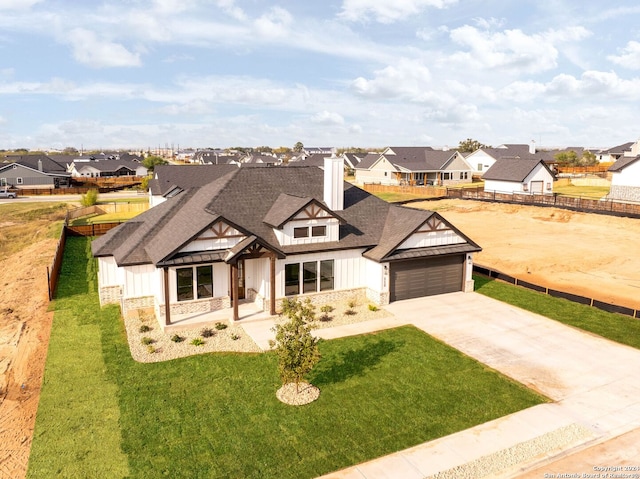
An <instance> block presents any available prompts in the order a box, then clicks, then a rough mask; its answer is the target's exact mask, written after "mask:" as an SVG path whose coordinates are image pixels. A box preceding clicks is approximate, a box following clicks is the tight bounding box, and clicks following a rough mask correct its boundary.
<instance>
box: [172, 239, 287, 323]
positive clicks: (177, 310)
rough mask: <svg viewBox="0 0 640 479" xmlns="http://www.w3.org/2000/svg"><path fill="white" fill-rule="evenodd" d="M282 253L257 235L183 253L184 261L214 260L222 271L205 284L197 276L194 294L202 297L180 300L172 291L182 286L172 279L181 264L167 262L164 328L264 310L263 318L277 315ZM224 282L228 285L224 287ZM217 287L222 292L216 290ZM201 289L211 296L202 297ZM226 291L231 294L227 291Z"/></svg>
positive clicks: (246, 316) (249, 315) (252, 314)
mask: <svg viewBox="0 0 640 479" xmlns="http://www.w3.org/2000/svg"><path fill="white" fill-rule="evenodd" d="M279 257H284V255H283V254H282V253H280V252H278V251H274V250H273V249H269V248H267V247H265V245H264V244H263V243H262V242H261V241H260V240H258V239H257V238H256V237H255V236H250V237H247V238H245V239H243V240H242V241H240V242H239V243H238V244H236V245H235V246H233V247H232V248H231V249H229V250H226V251H218V252H216V253H210V254H206V255H205V254H202V253H198V254H190V255H189V257H185V256H182V257H180V258H179V261H180V263H179V264H180V265H184V264H185V263H187V264H189V263H190V264H192V265H193V267H198V263H199V261H198V260H200V261H203V260H204V261H206V262H208V261H214V264H217V265H219V266H218V267H217V268H218V270H217V271H218V273H216V274H214V275H213V276H214V277H213V278H212V279H208V280H207V281H206V282H205V284H200V282H199V281H200V278H199V277H197V275H195V276H194V278H197V279H195V283H194V286H193V287H192V288H191V290H190V291H191V292H190V294H191V295H193V294H194V293H193V291H195V292H197V293H196V294H198V297H197V298H195V296H194V297H193V298H188V299H193V300H188V301H180V300H179V299H175V298H176V296H175V295H172V289H177V288H178V286H175V285H174V283H176V281H174V280H173V279H172V275H175V272H176V271H178V268H176V269H174V268H172V267H171V266H175V265H173V264H169V263H167V264H164V265H163V276H164V281H163V282H164V297H165V298H167V301H165V304H163V305H161V311H160V316H162V317H163V321H161V324H162V326H163V328H165V329H167V328H170V327H173V326H176V325H178V326H179V327H184V326H189V325H201V324H205V323H211V322H213V323H215V322H216V321H222V320H228V321H231V322H234V321H239V320H248V319H251V318H254V317H255V316H256V315H259V314H261V313H262V314H263V316H262V317H263V318H268V317H274V316H276V300H275V293H276V286H275V285H276V260H277V259H278V258H279ZM225 264H226V265H227V267H226V268H224V265H225ZM225 271H226V273H224V272H225ZM216 275H217V277H216ZM208 278H211V276H208ZM221 284H222V285H223V286H222V287H223V288H224V289H223V290H222V291H221V290H220V287H221ZM224 285H226V286H224ZM215 290H217V291H218V294H212V292H213V291H215ZM201 292H202V294H203V296H204V298H207V299H203V300H200V299H199V298H200V296H199V295H200V293H201ZM224 292H227V294H226V295H224ZM220 293H222V295H221V294H220Z"/></svg>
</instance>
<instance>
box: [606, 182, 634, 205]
mask: <svg viewBox="0 0 640 479" xmlns="http://www.w3.org/2000/svg"><path fill="white" fill-rule="evenodd" d="M607 198H608V199H610V200H624V201H640V187H638V186H622V185H611V191H609V195H608V196H607Z"/></svg>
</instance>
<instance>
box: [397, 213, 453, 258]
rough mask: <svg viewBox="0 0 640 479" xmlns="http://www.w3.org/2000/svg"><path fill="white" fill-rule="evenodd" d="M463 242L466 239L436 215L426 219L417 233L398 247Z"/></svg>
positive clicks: (410, 247)
mask: <svg viewBox="0 0 640 479" xmlns="http://www.w3.org/2000/svg"><path fill="white" fill-rule="evenodd" d="M462 243H466V240H465V239H464V238H462V237H461V236H460V235H458V233H456V232H455V231H454V230H453V229H451V227H450V226H449V225H448V224H447V223H445V222H444V221H442V220H441V219H440V218H439V217H438V216H435V215H434V216H432V217H431V218H429V219H428V220H427V221H425V222H424V223H423V224H422V226H420V228H418V230H417V231H416V232H415V233H413V234H412V235H411V236H409V237H408V238H407V239H406V240H404V241H403V242H402V243H401V244H400V246H398V248H397V249H399V250H403V249H412V248H428V247H432V246H446V245H452V244H462Z"/></svg>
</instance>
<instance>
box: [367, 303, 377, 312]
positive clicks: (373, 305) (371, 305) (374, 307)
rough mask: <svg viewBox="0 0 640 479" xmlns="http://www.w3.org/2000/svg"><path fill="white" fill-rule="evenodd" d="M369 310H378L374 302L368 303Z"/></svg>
mask: <svg viewBox="0 0 640 479" xmlns="http://www.w3.org/2000/svg"><path fill="white" fill-rule="evenodd" d="M369 311H378V307H377V306H376V305H375V304H370V305H369Z"/></svg>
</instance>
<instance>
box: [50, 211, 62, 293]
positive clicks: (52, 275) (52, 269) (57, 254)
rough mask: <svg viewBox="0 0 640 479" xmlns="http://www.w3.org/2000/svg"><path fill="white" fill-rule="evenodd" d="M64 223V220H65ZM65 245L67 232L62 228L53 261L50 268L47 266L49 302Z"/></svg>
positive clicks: (55, 283) (58, 273) (54, 290)
mask: <svg viewBox="0 0 640 479" xmlns="http://www.w3.org/2000/svg"><path fill="white" fill-rule="evenodd" d="M65 222H66V220H65ZM66 243H67V231H66V226H64V227H63V228H62V231H61V232H60V239H59V240H58V246H57V247H56V252H55V254H54V255H53V261H52V262H51V266H50V267H49V266H47V287H48V289H49V301H51V300H52V299H53V295H54V294H55V292H56V288H57V287H58V279H59V278H60V270H61V269H62V256H63V255H64V247H65V244H66Z"/></svg>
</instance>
